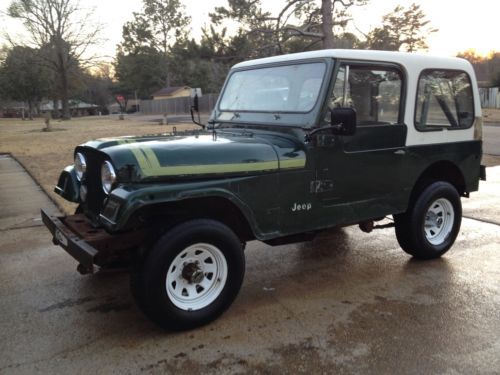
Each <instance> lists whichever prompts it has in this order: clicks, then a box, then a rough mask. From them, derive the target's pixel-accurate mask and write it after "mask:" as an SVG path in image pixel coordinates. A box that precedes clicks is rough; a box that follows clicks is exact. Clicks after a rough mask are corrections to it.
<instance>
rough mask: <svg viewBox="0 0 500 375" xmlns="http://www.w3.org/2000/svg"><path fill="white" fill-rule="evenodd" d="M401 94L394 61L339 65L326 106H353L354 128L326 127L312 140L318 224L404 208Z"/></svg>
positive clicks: (400, 75)
mask: <svg viewBox="0 0 500 375" xmlns="http://www.w3.org/2000/svg"><path fill="white" fill-rule="evenodd" d="M403 93H404V75H403V73H402V71H401V70H400V69H399V68H398V67H397V66H396V65H392V64H382V63H373V64H365V63H363V64H360V63H349V62H344V63H342V64H341V65H340V67H339V69H338V72H337V76H336V80H335V84H334V88H333V90H332V92H331V94H330V98H329V108H330V109H333V108H339V107H350V108H353V109H354V110H355V111H356V117H357V126H356V133H355V134H354V135H351V136H336V135H333V134H329V133H326V132H325V133H322V134H318V135H317V136H316V137H315V139H314V142H315V144H314V146H315V147H314V152H315V154H316V157H315V160H316V168H315V171H316V176H315V186H316V191H315V194H316V202H317V207H318V208H319V209H320V210H321V214H320V215H318V216H317V225H319V226H327V225H328V226H329V225H334V224H337V223H339V224H340V223H342V224H346V223H357V222H359V221H362V220H367V219H373V218H377V217H383V216H385V215H388V214H391V213H394V212H398V211H400V210H401V208H402V207H404V205H405V202H404V198H403V197H404V196H405V194H403V189H402V183H403V180H404V179H402V173H404V165H405V159H406V149H405V141H406V131H407V127H406V125H405V124H404V123H403V113H402V108H403V106H402V102H403V98H402V96H403ZM326 119H329V113H328V114H327V116H326ZM324 125H326V120H325V124H324Z"/></svg>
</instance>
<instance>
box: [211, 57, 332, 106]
mask: <svg viewBox="0 0 500 375" xmlns="http://www.w3.org/2000/svg"><path fill="white" fill-rule="evenodd" d="M325 70H326V65H325V64H324V63H306V64H294V65H286V66H275V67H271V68H260V69H253V70H243V71H239V72H238V71H237V72H234V73H233V74H232V75H231V77H230V78H229V81H228V82H227V85H226V88H225V90H224V93H223V94H222V98H221V101H220V104H219V109H220V110H221V111H256V112H259V111H260V112H309V111H310V110H311V109H313V107H314V105H315V104H316V101H317V99H318V95H319V90H320V88H321V83H322V82H323V76H324V74H325Z"/></svg>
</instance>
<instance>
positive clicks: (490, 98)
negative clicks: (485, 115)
mask: <svg viewBox="0 0 500 375" xmlns="http://www.w3.org/2000/svg"><path fill="white" fill-rule="evenodd" d="M479 96H480V98H481V107H483V108H500V92H499V90H498V87H491V88H479Z"/></svg>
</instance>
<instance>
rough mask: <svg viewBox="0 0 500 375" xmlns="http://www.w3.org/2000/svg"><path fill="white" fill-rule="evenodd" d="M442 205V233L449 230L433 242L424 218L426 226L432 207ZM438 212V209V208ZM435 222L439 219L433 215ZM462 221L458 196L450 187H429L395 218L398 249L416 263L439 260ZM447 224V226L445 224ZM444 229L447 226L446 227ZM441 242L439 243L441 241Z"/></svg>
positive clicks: (432, 185)
mask: <svg viewBox="0 0 500 375" xmlns="http://www.w3.org/2000/svg"><path fill="white" fill-rule="evenodd" d="M439 204H442V205H444V206H446V207H448V210H446V209H444V210H442V211H443V212H444V216H447V217H446V218H441V220H442V222H443V220H448V222H446V221H444V224H442V225H444V227H443V229H446V228H449V230H446V231H445V232H443V233H441V234H440V233H436V234H435V237H434V238H432V236H433V234H432V232H431V233H429V227H427V234H426V216H427V223H428V222H429V217H428V216H429V213H432V209H433V208H432V207H431V205H436V207H438V205H439ZM438 210H439V208H438ZM436 218H437V220H439V216H438V215H436ZM461 221H462V204H461V201H460V196H459V194H458V192H457V190H456V189H455V187H454V186H453V185H451V184H450V183H448V182H444V181H437V182H432V183H429V184H428V185H427V186H426V187H424V188H422V189H421V191H420V193H419V194H418V195H417V197H416V199H414V200H413V201H412V202H410V206H409V208H408V210H407V211H406V212H405V213H403V214H398V215H394V222H395V229H396V237H397V240H398V242H399V245H400V246H401V248H402V249H403V250H404V251H405V252H406V253H408V254H410V255H412V256H414V257H415V258H418V259H434V258H439V257H440V256H442V255H443V254H444V253H446V252H447V251H448V250H449V249H450V248H451V246H452V245H453V243H454V242H455V239H456V238H457V235H458V232H459V231H460V224H461ZM446 223H448V224H446ZM446 225H447V226H446ZM441 239H442V240H441Z"/></svg>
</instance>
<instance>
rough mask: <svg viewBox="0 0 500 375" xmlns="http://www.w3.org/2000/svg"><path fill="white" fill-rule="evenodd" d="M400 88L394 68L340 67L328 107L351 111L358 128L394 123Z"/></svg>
mask: <svg viewBox="0 0 500 375" xmlns="http://www.w3.org/2000/svg"><path fill="white" fill-rule="evenodd" d="M402 87H403V84H402V75H401V73H400V72H399V71H398V70H396V69H393V68H387V67H373V66H356V65H342V66H341V67H340V69H339V71H338V74H337V78H336V80H335V85H334V88H333V92H332V95H331V96H330V103H329V106H330V108H339V107H351V108H354V109H355V110H356V117H357V122H358V125H373V124H397V123H398V122H399V110H400V102H401V92H402Z"/></svg>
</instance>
